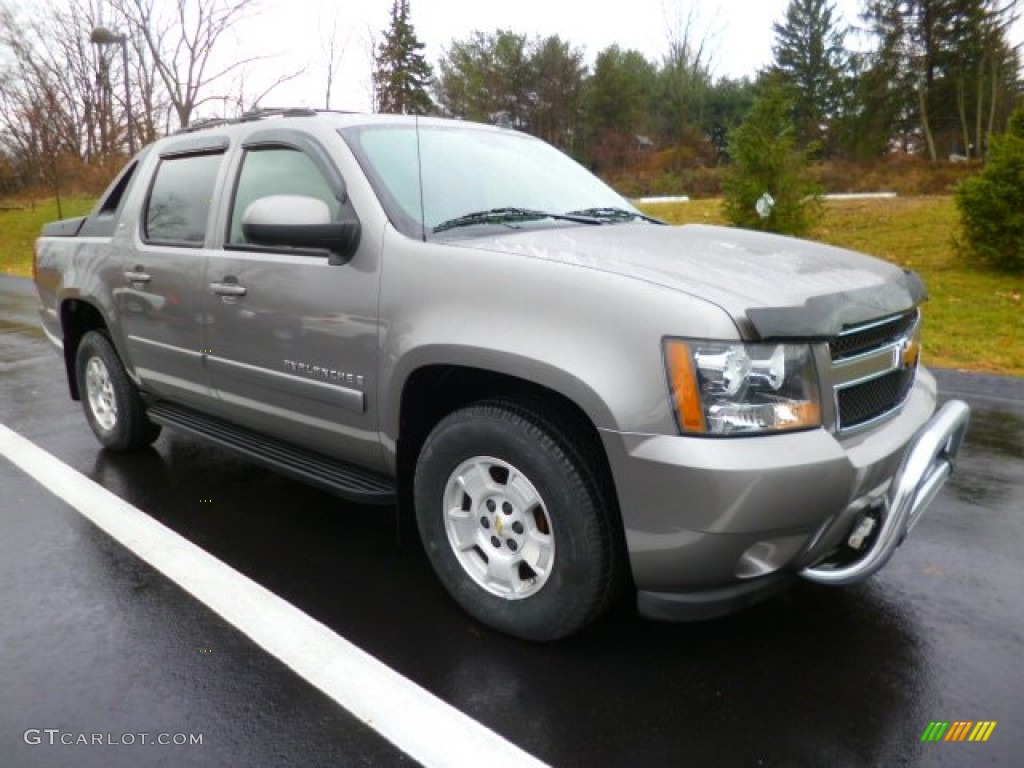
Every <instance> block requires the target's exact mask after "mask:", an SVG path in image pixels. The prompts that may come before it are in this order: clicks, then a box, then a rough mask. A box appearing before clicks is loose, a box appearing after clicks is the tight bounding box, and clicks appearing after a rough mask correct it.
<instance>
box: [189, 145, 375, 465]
mask: <svg viewBox="0 0 1024 768" xmlns="http://www.w3.org/2000/svg"><path fill="white" fill-rule="evenodd" d="M268 136H269V137H270V138H268ZM314 149H316V147H315V146H313V145H311V144H310V139H309V138H308V137H299V136H296V137H295V140H294V141H293V142H289V141H288V136H287V133H286V132H282V131H278V130H275V131H272V132H268V133H267V135H265V136H264V137H263V138H262V139H261V138H260V135H259V134H257V135H256V136H255V137H253V138H252V139H250V140H249V141H247V142H246V144H245V146H244V150H243V153H242V156H241V158H240V161H239V163H238V172H237V174H236V177H235V178H236V182H235V189H234V191H233V196H232V198H231V200H232V203H231V212H230V220H229V223H228V231H227V233H226V237H225V241H226V242H225V246H224V250H223V251H215V252H213V253H211V256H210V260H209V265H208V269H207V283H208V286H207V290H208V291H209V296H210V298H211V300H212V301H211V305H210V313H209V318H210V324H209V325H208V327H207V338H208V346H209V350H208V367H209V371H210V377H211V382H212V384H213V387H214V389H215V391H216V393H217V396H218V397H219V399H220V405H219V410H220V411H221V412H222V413H223V415H224V416H226V417H227V418H228V419H230V420H231V421H233V422H235V423H238V424H241V425H244V426H248V427H250V428H252V429H255V430H257V431H259V432H262V433H264V434H268V435H271V436H274V437H278V438H281V439H284V440H287V441H289V442H292V443H297V444H300V445H302V446H304V447H308V448H314V449H317V450H320V451H322V452H324V453H328V454H331V455H335V456H338V457H340V458H345V459H348V460H350V461H354V462H357V463H359V464H362V465H364V466H369V467H380V465H381V454H380V447H379V441H378V437H377V426H376V422H375V417H374V414H375V412H376V408H375V403H373V402H372V401H373V399H374V397H375V395H376V391H375V388H374V387H375V373H376V366H377V296H378V291H379V270H378V269H377V267H376V263H377V262H376V259H377V256H376V254H375V253H373V252H372V249H371V248H369V247H361V248H360V249H359V250H358V251H357V253H356V254H355V256H354V257H353V258H352V259H351V261H349V262H348V263H347V264H344V265H331V264H329V263H328V258H327V254H325V253H324V254H320V253H316V252H310V251H308V250H301V249H294V248H287V247H274V248H269V247H263V246H257V245H254V244H252V243H248V242H247V241H246V238H245V235H244V233H243V232H242V225H241V222H242V216H243V214H244V213H245V210H246V208H247V207H248V205H249V204H250V203H252V202H253V201H255V200H258V199H260V198H264V197H268V196H273V195H303V196H307V197H314V198H317V199H320V200H323V201H324V202H325V203H327V205H328V208H329V209H330V210H331V213H332V215H333V216H335V217H337V216H339V215H341V213H342V212H343V210H344V206H348V205H349V203H348V202H347V201H344V194H343V192H342V189H343V187H342V185H341V184H340V183H339V182H340V176H339V175H338V171H337V170H336V169H335V168H334V166H333V165H331V164H330V161H329V159H328V156H327V154H326V153H324V152H322V151H312V150H314ZM346 213H347V214H348V215H351V211H350V210H349V211H346Z"/></svg>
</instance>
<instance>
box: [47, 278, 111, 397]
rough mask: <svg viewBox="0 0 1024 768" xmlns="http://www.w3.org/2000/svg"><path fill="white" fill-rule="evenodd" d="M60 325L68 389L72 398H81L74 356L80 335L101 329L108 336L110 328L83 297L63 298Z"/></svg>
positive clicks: (97, 311) (98, 312) (95, 308)
mask: <svg viewBox="0 0 1024 768" xmlns="http://www.w3.org/2000/svg"><path fill="white" fill-rule="evenodd" d="M60 325H61V332H62V335H63V340H64V343H63V347H64V367H65V369H66V371H67V376H68V389H69V392H70V394H71V399H72V400H81V399H82V395H81V389H80V388H79V386H78V373H77V370H76V366H75V357H76V356H77V354H78V345H79V344H80V343H81V342H82V337H83V336H85V334H87V333H89V331H101V332H103V333H105V334H107V336H108V337H109V336H110V328H109V327H108V326H107V321H106V320H105V319H104V318H103V314H102V313H101V312H100V310H99V309H97V307H96V306H95V305H93V304H91V303H89V302H88V301H85V300H84V299H77V298H75V299H65V300H64V301H63V302H61V305H60ZM111 343H113V341H111Z"/></svg>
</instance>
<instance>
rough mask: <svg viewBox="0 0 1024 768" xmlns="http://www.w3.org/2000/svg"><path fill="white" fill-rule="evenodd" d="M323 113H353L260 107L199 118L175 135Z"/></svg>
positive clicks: (337, 110) (309, 108) (303, 108)
mask: <svg viewBox="0 0 1024 768" xmlns="http://www.w3.org/2000/svg"><path fill="white" fill-rule="evenodd" d="M321 113H329V114H343V115H344V114H352V113H351V112H346V111H344V110H340V109H314V108H313V107H258V108H256V109H250V110H249V111H248V112H243V113H242V114H241V115H238V116H237V117H210V118H207V119H205V120H198V121H196V122H194V123H192V124H191V125H189V126H187V127H185V128H179V129H178V130H177V131H175V135H177V134H180V133H194V132H195V131H202V130H204V129H206V128H216V127H218V126H221V125H238V124H239V123H251V122H254V121H256V120H265V119H266V118H268V117H315V116H316V115H319V114H321Z"/></svg>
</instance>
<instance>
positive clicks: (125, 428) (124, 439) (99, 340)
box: [75, 331, 160, 453]
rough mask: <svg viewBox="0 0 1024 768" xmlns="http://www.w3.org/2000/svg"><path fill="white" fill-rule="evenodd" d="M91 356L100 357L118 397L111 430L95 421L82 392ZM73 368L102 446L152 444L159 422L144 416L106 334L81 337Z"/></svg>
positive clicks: (120, 447) (113, 448) (120, 449)
mask: <svg viewBox="0 0 1024 768" xmlns="http://www.w3.org/2000/svg"><path fill="white" fill-rule="evenodd" d="M91 355H95V356H97V357H99V358H100V359H102V360H103V363H104V365H106V367H107V372H108V374H109V375H110V380H111V384H112V385H113V388H114V393H115V397H116V398H117V411H118V421H117V424H115V427H114V430H113V431H111V432H106V431H105V430H103V429H102V428H101V427H100V426H99V425H98V424H97V423H96V422H95V420H94V418H93V416H92V411H91V409H90V406H89V401H88V397H87V396H86V394H85V381H84V376H83V374H84V371H85V363H86V360H87V359H88V357H90V356H91ZM75 371H76V375H77V376H78V379H79V385H80V387H81V388H82V407H83V409H84V411H85V416H86V420H87V421H88V422H89V426H90V427H91V428H92V431H93V433H94V434H95V435H96V438H97V439H98V440H99V441H100V443H101V444H102V445H103V447H104V448H107V449H108V450H111V451H118V452H124V453H128V452H132V451H138V450H140V449H142V448H145V447H146V446H148V445H151V444H152V443H153V441H154V440H156V439H157V438H158V437H159V436H160V425H158V424H154V423H152V422H151V421H150V420H149V419H148V418H146V408H145V405H143V403H142V398H140V397H139V391H138V389H137V388H136V386H135V383H134V382H133V381H132V380H131V378H130V377H129V376H128V372H127V371H126V370H125V368H124V364H123V363H122V362H121V358H120V357H119V356H118V354H117V350H116V349H114V345H113V343H112V342H111V341H110V338H109V337H108V336H107V334H106V333H104V332H102V331H89V332H88V333H86V334H85V335H84V336H83V337H82V340H81V342H80V343H79V345H78V349H77V350H76V353H75Z"/></svg>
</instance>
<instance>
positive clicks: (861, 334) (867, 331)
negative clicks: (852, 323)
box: [828, 309, 919, 361]
mask: <svg viewBox="0 0 1024 768" xmlns="http://www.w3.org/2000/svg"><path fill="white" fill-rule="evenodd" d="M918 316H919V312H918V310H916V309H915V310H913V311H912V312H907V313H906V314H904V315H896V316H895V317H889V318H886V319H885V320H880V321H878V322H876V323H868V324H867V325H861V326H856V327H854V328H850V329H847V330H844V331H843V332H842V333H841V334H839V336H837V337H836V338H834V339H832V341H830V342H829V344H828V348H829V351H830V352H831V353H832V359H833V360H835V361H839V360H845V359H846V358H848V357H855V356H857V355H860V354H863V353H864V352H870V351H871V350H873V349H878V348H879V347H884V346H885V345H886V344H892V343H893V342H894V341H896V340H899V339H901V338H903V337H905V336H906V335H907V332H908V331H910V330H911V329H912V328H913V327H914V326H915V325H917V320H918Z"/></svg>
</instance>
